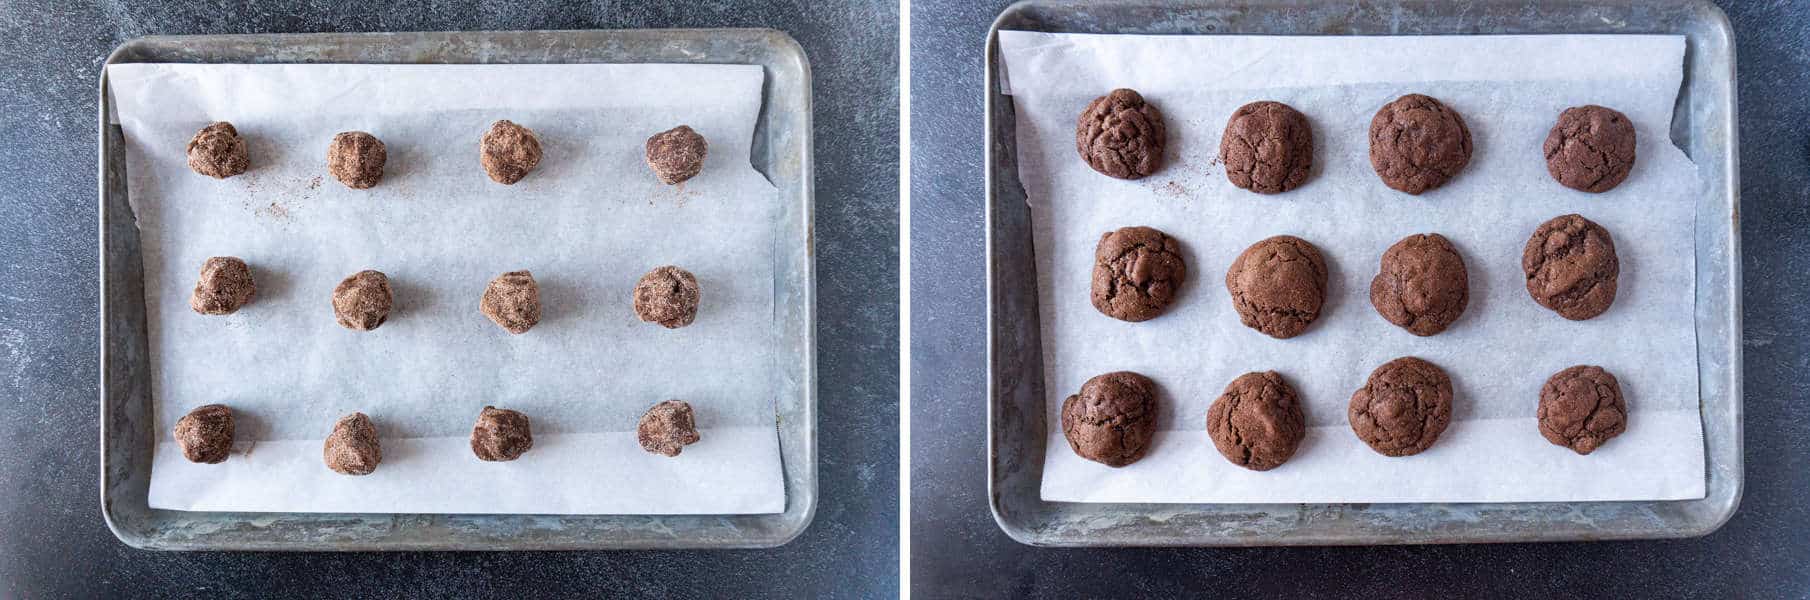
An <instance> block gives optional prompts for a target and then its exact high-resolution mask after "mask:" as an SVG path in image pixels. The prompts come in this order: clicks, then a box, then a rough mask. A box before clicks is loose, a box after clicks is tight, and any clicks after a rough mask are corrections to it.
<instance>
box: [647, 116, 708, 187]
mask: <svg viewBox="0 0 1810 600" xmlns="http://www.w3.org/2000/svg"><path fill="white" fill-rule="evenodd" d="M706 150H708V147H707V146H706V145H705V144H704V136H702V135H698V132H696V131H692V130H691V128H690V127H687V126H684V125H680V126H678V127H674V128H672V129H668V130H666V131H662V132H660V133H656V134H654V137H650V138H647V166H649V167H651V168H653V170H654V176H655V177H658V178H660V183H664V184H666V185H673V184H676V183H679V182H681V181H685V180H687V179H691V178H692V177H695V176H697V174H698V172H699V171H702V170H704V153H705V151H706Z"/></svg>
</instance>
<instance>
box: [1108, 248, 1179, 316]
mask: <svg viewBox="0 0 1810 600" xmlns="http://www.w3.org/2000/svg"><path fill="white" fill-rule="evenodd" d="M1187 275H1188V268H1187V264H1185V262H1184V261H1183V260H1182V255H1181V243H1180V242H1177V241H1175V238H1172V237H1169V236H1168V235H1167V234H1165V233H1163V232H1161V231H1158V230H1156V229H1155V228H1152V227H1125V228H1122V229H1116V230H1113V231H1108V232H1106V233H1105V234H1104V235H1101V236H1100V243H1099V245H1097V246H1095V247H1094V272H1093V293H1092V299H1093V303H1094V308H1095V309H1098V310H1099V311H1100V314H1104V315H1106V316H1108V317H1112V318H1114V319H1118V320H1120V321H1131V322H1134V323H1135V322H1138V321H1148V320H1150V319H1154V318H1156V316H1157V315H1161V314H1163V310H1164V309H1167V308H1169V304H1170V303H1171V302H1173V301H1174V300H1175V294H1176V292H1177V291H1179V290H1181V287H1182V281H1183V280H1184V279H1186V278H1187Z"/></svg>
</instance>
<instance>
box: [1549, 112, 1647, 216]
mask: <svg viewBox="0 0 1810 600" xmlns="http://www.w3.org/2000/svg"><path fill="white" fill-rule="evenodd" d="M1541 150H1543V151H1544V152H1545V153H1546V172H1548V173H1551V174H1552V178H1553V179H1557V180H1558V181H1559V183H1560V184H1561V185H1564V186H1565V187H1568V188H1571V189H1574V190H1578V191H1580V192H1590V193H1593V194H1594V193H1602V192H1607V191H1609V190H1612V189H1615V186H1618V185H1621V182H1622V180H1624V179H1627V178H1628V171H1631V170H1633V169H1634V122H1633V121H1629V120H1628V117H1627V115H1623V114H1621V113H1620V112H1618V111H1616V110H1614V109H1610V108H1603V107H1601V106H1597V105H1594V104H1591V105H1587V106H1573V107H1571V108H1567V109H1565V112H1562V113H1559V122H1558V123H1556V124H1554V125H1553V126H1552V132H1551V133H1548V134H1546V143H1545V144H1544V145H1543V146H1541Z"/></svg>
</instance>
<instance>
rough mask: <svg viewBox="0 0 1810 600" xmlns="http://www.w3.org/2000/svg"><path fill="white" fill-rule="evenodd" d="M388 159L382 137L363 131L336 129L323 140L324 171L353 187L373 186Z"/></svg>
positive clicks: (380, 176) (364, 187) (360, 188)
mask: <svg viewBox="0 0 1810 600" xmlns="http://www.w3.org/2000/svg"><path fill="white" fill-rule="evenodd" d="M388 159H389V153H388V152H387V151H385V150H384V148H383V140H379V139H377V136H374V135H371V134H369V133H365V132H363V131H347V132H343V133H340V134H338V135H335V136H333V142H332V143H329V144H327V172H328V173H331V174H332V175H333V178H334V179H338V180H339V182H340V183H343V184H346V187H349V188H352V189H355V190H366V189H370V188H372V187H375V186H376V185H377V182H378V181H379V180H381V179H383V163H384V161H386V160H388Z"/></svg>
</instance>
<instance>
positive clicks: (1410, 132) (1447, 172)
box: [1370, 94, 1471, 195]
mask: <svg viewBox="0 0 1810 600" xmlns="http://www.w3.org/2000/svg"><path fill="white" fill-rule="evenodd" d="M1470 162H1471V130H1470V129H1469V128H1467V127H1465V125H1464V117H1462V116H1459V114H1458V111H1455V110H1452V109H1451V107H1448V106H1446V105H1444V104H1441V103H1440V102H1439V101H1438V100H1434V99H1433V98H1430V97H1427V96H1422V95H1420V94H1408V95H1406V96H1402V97H1400V98H1396V99H1395V101H1394V102H1390V103H1388V104H1384V105H1383V107H1382V108H1381V109H1378V110H1377V111H1376V116H1375V117H1372V118H1371V119H1370V166H1371V168H1374V169H1376V176H1377V177H1381V178H1382V180H1383V184H1385V185H1388V186H1389V187H1391V188H1394V189H1396V190H1398V191H1402V192H1407V193H1409V194H1416V195H1418V194H1420V193H1421V192H1425V191H1427V190H1431V189H1435V188H1438V187H1439V186H1442V185H1445V183H1446V182H1447V181H1451V179H1452V178H1453V177H1456V176H1457V175H1458V172H1459V171H1462V170H1464V166H1465V165H1467V164H1470Z"/></svg>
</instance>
